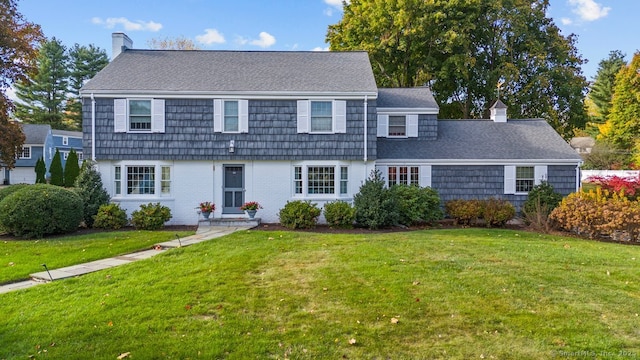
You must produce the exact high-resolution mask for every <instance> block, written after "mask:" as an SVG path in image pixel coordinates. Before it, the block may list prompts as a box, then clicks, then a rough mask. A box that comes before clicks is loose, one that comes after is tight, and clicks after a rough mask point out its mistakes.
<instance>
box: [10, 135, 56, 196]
mask: <svg viewBox="0 0 640 360" xmlns="http://www.w3.org/2000/svg"><path fill="white" fill-rule="evenodd" d="M20 126H21V127H22V132H23V133H24V136H25V142H24V144H23V145H22V152H21V153H20V154H19V155H18V158H17V159H16V163H15V167H14V168H13V169H12V170H9V169H8V168H3V172H4V174H3V178H2V179H3V181H2V183H3V184H5V185H9V184H35V182H36V170H35V169H36V162H37V161H38V159H39V158H41V157H42V158H44V160H45V163H46V161H47V160H48V161H49V163H50V162H51V157H49V156H48V154H49V150H48V149H50V148H51V147H52V146H53V137H52V134H51V126H49V125H36V124H20Z"/></svg>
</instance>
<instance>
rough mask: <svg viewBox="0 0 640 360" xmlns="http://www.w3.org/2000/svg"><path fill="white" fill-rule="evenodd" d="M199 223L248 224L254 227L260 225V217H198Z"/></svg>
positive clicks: (214, 224)
mask: <svg viewBox="0 0 640 360" xmlns="http://www.w3.org/2000/svg"><path fill="white" fill-rule="evenodd" d="M199 223H200V224H203V223H204V224H209V226H226V227H230V226H250V227H256V226H258V225H260V218H259V217H256V218H253V219H249V218H246V217H237V218H209V219H200V221H199Z"/></svg>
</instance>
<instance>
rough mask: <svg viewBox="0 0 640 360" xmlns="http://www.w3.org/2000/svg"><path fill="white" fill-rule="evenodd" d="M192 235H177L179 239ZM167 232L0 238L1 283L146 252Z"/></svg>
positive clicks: (173, 234) (164, 238)
mask: <svg viewBox="0 0 640 360" xmlns="http://www.w3.org/2000/svg"><path fill="white" fill-rule="evenodd" d="M192 234H193V232H178V235H179V236H181V237H182V236H187V235H192ZM175 238H176V232H175V231H174V232H170V231H115V232H97V233H92V234H86V235H75V236H74V235H70V236H64V237H56V238H49V239H41V240H15V241H13V240H12V241H7V240H1V239H0V270H1V271H0V284H3V283H8V282H15V281H19V280H25V279H28V278H29V274H33V273H36V272H40V271H44V268H43V267H42V264H47V267H48V268H49V269H57V268H61V267H65V266H71V265H76V264H80V263H84V262H89V261H94V260H99V259H104V258H108V257H112V256H118V255H122V254H127V253H130V252H134V251H138V250H144V249H149V248H151V247H152V246H153V245H155V244H157V243H160V242H164V241H168V240H173V239H175Z"/></svg>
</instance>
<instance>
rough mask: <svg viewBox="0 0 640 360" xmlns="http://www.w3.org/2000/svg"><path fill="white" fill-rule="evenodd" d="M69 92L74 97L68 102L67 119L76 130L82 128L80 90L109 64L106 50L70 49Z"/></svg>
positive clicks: (91, 47) (84, 47)
mask: <svg viewBox="0 0 640 360" xmlns="http://www.w3.org/2000/svg"><path fill="white" fill-rule="evenodd" d="M69 63H70V75H69V92H70V93H71V95H72V97H70V98H69V99H68V101H67V109H66V110H67V117H68V120H69V122H70V123H71V124H72V126H73V128H74V129H81V128H82V101H81V99H80V88H82V85H84V83H85V81H87V80H89V79H91V78H92V77H94V76H95V75H96V74H97V73H98V71H100V70H102V68H104V67H105V66H107V64H108V63H109V57H108V56H107V52H106V51H105V50H104V49H101V48H99V47H97V46H94V45H93V44H91V45H89V46H84V45H83V46H81V45H78V44H75V45H74V46H73V48H71V49H69Z"/></svg>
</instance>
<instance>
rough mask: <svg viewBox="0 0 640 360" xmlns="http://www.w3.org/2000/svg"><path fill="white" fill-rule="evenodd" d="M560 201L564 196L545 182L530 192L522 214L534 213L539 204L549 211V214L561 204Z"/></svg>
mask: <svg viewBox="0 0 640 360" xmlns="http://www.w3.org/2000/svg"><path fill="white" fill-rule="evenodd" d="M560 201H562V195H560V194H558V193H557V192H555V191H554V190H553V185H551V184H549V183H548V182H546V181H543V182H541V183H540V184H538V185H536V186H534V187H533V188H532V189H531V191H529V195H528V196H527V200H526V201H525V202H524V205H523V206H522V212H523V214H525V215H526V214H527V213H530V212H533V211H535V210H536V207H537V205H538V204H539V205H540V206H541V207H543V208H546V209H547V210H548V211H547V212H551V211H552V210H553V209H555V208H556V207H557V206H558V205H559V204H560Z"/></svg>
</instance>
